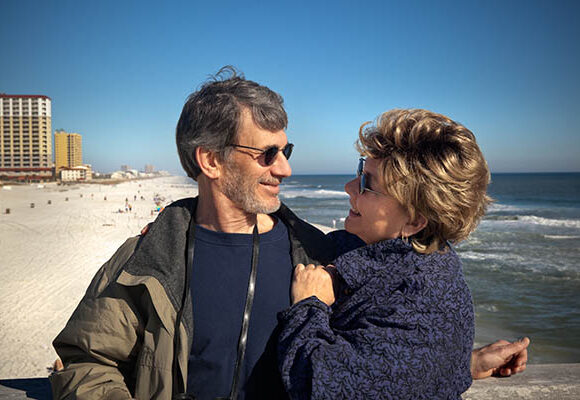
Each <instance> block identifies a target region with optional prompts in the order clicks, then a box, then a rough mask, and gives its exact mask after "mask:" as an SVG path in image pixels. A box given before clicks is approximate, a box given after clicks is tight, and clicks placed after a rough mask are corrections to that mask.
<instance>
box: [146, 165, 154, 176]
mask: <svg viewBox="0 0 580 400" xmlns="http://www.w3.org/2000/svg"><path fill="white" fill-rule="evenodd" d="M153 172H155V166H154V165H151V164H145V173H146V174H151V173H153Z"/></svg>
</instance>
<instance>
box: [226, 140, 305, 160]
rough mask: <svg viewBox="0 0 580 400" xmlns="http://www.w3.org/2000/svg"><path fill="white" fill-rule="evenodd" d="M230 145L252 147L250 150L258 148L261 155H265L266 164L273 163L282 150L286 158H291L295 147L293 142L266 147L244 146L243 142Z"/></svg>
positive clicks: (244, 147)
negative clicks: (280, 145)
mask: <svg viewBox="0 0 580 400" xmlns="http://www.w3.org/2000/svg"><path fill="white" fill-rule="evenodd" d="M230 146H232V147H240V148H242V149H250V150H256V151H259V152H260V153H261V154H260V156H262V155H263V156H264V163H265V164H266V165H272V163H273V162H274V160H275V159H276V156H277V155H278V152H280V151H281V152H282V154H284V157H286V160H289V159H290V156H291V155H292V149H294V145H293V144H292V143H288V144H287V145H286V146H284V147H282V148H279V147H276V146H270V147H268V148H266V149H259V148H257V147H250V146H242V145H241V144H231V145H230Z"/></svg>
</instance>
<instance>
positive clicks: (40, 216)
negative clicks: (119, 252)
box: [0, 177, 330, 379]
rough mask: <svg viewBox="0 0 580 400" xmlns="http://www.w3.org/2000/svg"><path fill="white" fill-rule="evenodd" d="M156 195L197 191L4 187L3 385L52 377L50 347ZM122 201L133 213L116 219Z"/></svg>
mask: <svg viewBox="0 0 580 400" xmlns="http://www.w3.org/2000/svg"><path fill="white" fill-rule="evenodd" d="M156 194H158V195H161V196H163V197H164V198H165V199H164V201H163V202H162V203H163V205H167V204H169V203H170V202H172V201H175V200H177V199H180V198H184V197H191V196H195V195H196V194H197V188H195V187H192V186H191V185H186V184H184V183H183V178H180V177H161V178H155V179H148V180H135V181H126V182H123V183H120V184H116V185H102V184H81V185H70V186H58V185H56V184H55V183H48V184H43V185H28V186H11V187H6V186H4V187H3V188H0V310H2V311H1V312H0V360H2V362H1V363H0V379H6V378H24V377H33V376H46V375H47V368H48V367H50V366H51V365H52V363H53V361H54V360H55V358H56V357H57V355H56V353H55V351H54V349H53V348H52V345H51V343H52V340H53V339H54V337H55V336H56V335H57V334H58V333H59V332H60V330H61V329H62V328H63V327H64V325H65V323H66V321H67V320H68V318H69V317H70V315H71V314H72V312H73V310H74V309H75V307H76V306H77V304H78V302H79V301H80V299H81V298H82V296H83V294H84V292H85V290H86V288H87V286H88V285H89V283H90V281H91V279H92V277H93V275H94V274H95V272H96V271H97V270H98V269H99V268H100V267H101V265H102V264H103V263H104V262H105V261H107V260H108V259H109V258H110V257H111V255H112V254H113V253H114V252H115V250H116V249H117V248H118V247H119V246H120V245H121V244H122V243H123V242H124V241H125V239H127V238H128V237H130V236H135V235H137V234H139V232H140V231H141V229H142V228H143V227H144V226H145V225H146V224H147V223H149V222H150V221H152V220H154V219H155V217H156V216H157V213H154V214H153V215H152V210H154V208H155V207H156V205H155V202H154V201H153V198H154V197H155V195H156ZM134 196H136V197H137V200H134ZM141 196H143V198H144V199H143V200H141ZM105 197H106V200H105ZM125 199H128V200H129V203H130V204H131V207H132V211H131V212H127V213H126V212H122V213H119V210H122V211H124V210H125ZM49 201H50V202H51V204H48V202H49ZM31 203H34V208H31ZM7 208H9V209H10V213H9V214H6V209H7ZM320 228H322V229H323V230H325V231H329V230H330V228H327V227H320Z"/></svg>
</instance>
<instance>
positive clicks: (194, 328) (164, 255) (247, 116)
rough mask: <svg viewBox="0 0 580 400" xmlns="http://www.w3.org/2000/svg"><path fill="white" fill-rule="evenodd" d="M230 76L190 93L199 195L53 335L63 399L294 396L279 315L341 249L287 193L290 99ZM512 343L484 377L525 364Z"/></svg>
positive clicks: (190, 143)
mask: <svg viewBox="0 0 580 400" xmlns="http://www.w3.org/2000/svg"><path fill="white" fill-rule="evenodd" d="M228 72H231V76H230V77H228V78H226V79H215V80H212V81H210V82H207V83H206V84H204V85H203V86H202V87H201V89H200V90H198V91H197V92H195V93H193V94H192V95H191V96H190V97H189V98H188V100H187V101H186V104H185V106H184V108H183V111H182V114H181V117H180V119H179V122H178V125H177V130H176V140H177V148H178V152H179V157H180V160H181V164H182V166H183V168H184V169H185V171H186V172H187V174H188V176H190V177H191V178H193V179H194V180H196V181H197V183H198V189H199V196H198V197H197V198H195V199H184V200H180V201H177V202H175V203H173V204H171V205H170V206H168V207H166V208H165V210H164V211H163V212H162V213H161V214H160V215H159V217H158V218H157V219H156V221H155V222H154V223H153V224H152V225H151V226H150V229H149V230H148V232H147V234H146V235H142V236H140V237H136V238H130V239H128V240H127V242H126V243H125V244H123V245H122V246H121V248H120V249H119V250H118V251H117V252H116V253H115V254H114V255H113V257H112V258H111V259H110V260H109V261H108V262H107V263H106V264H105V265H104V266H103V267H102V268H101V269H100V270H99V271H98V273H97V275H96V276H95V278H94V279H93V281H92V282H91V285H90V286H89V288H88V290H87V293H86V294H85V296H84V297H83V299H82V300H81V302H80V304H79V306H78V307H77V309H76V310H75V312H74V313H73V315H72V317H71V319H70V320H69V321H68V323H67V325H66V327H65V328H64V330H63V331H62V332H61V333H60V334H59V335H58V336H57V338H56V339H55V341H54V346H55V348H56V350H57V353H58V354H59V356H60V357H61V358H62V360H63V361H64V369H62V370H61V371H58V372H56V373H55V374H53V375H52V376H51V383H52V387H53V394H54V398H55V399H60V398H82V399H130V398H132V397H134V398H140V399H147V398H155V399H170V398H187V397H185V395H184V394H185V393H189V394H190V395H194V396H195V397H196V398H202V399H203V398H218V397H222V398H223V397H229V398H281V397H284V390H283V387H282V385H281V381H280V377H279V374H278V372H277V363H276V355H275V346H276V313H277V312H278V311H280V310H282V309H284V308H286V307H288V306H289V305H290V292H289V290H290V283H291V276H292V268H293V266H294V265H296V264H299V263H301V264H305V265H307V264H315V265H318V264H323V265H325V264H328V263H330V262H331V261H332V260H333V258H334V257H335V255H336V254H335V250H334V246H333V244H332V243H329V241H328V240H327V239H326V238H325V236H324V235H323V234H322V232H320V231H318V230H317V229H316V228H314V227H312V226H311V225H309V224H307V223H305V222H304V221H302V220H300V219H299V218H297V217H296V216H295V215H294V214H293V213H292V212H291V211H290V210H289V209H288V208H286V207H285V206H284V205H283V204H281V203H280V200H279V199H278V193H279V185H280V183H281V182H282V180H283V179H284V178H286V177H288V176H290V174H291V168H290V165H289V164H288V158H289V157H290V155H291V153H292V145H291V144H289V143H288V140H287V137H286V134H285V132H284V129H285V128H286V125H287V116H286V112H285V111H284V108H283V101H282V98H281V97H280V96H279V95H278V94H276V93H274V92H273V91H271V90H270V89H268V88H267V87H264V86H261V85H259V84H257V83H255V82H252V81H249V80H246V79H244V78H243V77H240V76H236V74H235V71H234V70H233V69H231V68H229V67H226V68H225V69H223V70H222V71H220V73H218V77H219V76H220V75H221V74H222V73H224V74H227V73H228ZM194 322H195V323H194ZM194 338H195V340H193V339H194ZM526 346H527V344H526ZM520 347H521V346H520ZM524 348H525V346H524ZM505 349H506V348H504V349H503V350H502V351H503V353H502V354H501V356H500V358H502V361H495V362H494V363H492V364H490V365H489V366H488V365H486V366H485V367H486V370H485V371H483V373H487V372H486V371H488V370H491V368H495V367H499V366H501V365H504V364H506V362H507V361H509V360H512V359H514V357H513V356H514V354H519V356H518V357H516V358H515V359H518V360H519V361H518V362H517V364H518V367H517V368H522V365H523V366H524V367H525V359H526V357H524V359H523V363H522V361H521V360H522V357H523V355H525V353H523V351H525V350H524V349H523V348H518V349H516V350H514V349H512V348H510V349H509V350H508V351H507V352H506V350H505ZM492 350H493V351H490V352H489V353H492V354H493V355H494V356H497V354H498V351H497V349H492ZM508 353H509V354H508ZM474 354H476V353H474ZM482 354H483V355H486V354H488V353H482ZM476 355H477V354H476ZM484 358H485V359H490V357H484ZM515 359H514V360H515ZM512 363H513V362H512ZM474 365H475V366H480V365H482V364H481V363H479V362H474ZM512 368H515V366H514V367H512ZM480 369H481V368H479V369H478V368H477V367H474V368H472V370H474V371H476V372H477V373H478V374H480V373H482V371H480ZM179 396H181V397H179Z"/></svg>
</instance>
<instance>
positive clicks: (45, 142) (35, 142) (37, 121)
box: [0, 93, 53, 181]
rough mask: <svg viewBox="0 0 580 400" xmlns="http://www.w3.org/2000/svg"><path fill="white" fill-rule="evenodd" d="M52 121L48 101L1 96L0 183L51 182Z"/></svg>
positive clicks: (48, 99)
mask: <svg viewBox="0 0 580 400" xmlns="http://www.w3.org/2000/svg"><path fill="white" fill-rule="evenodd" d="M51 119H52V112H51V100H50V97H48V96H43V95H10V94H4V93H0V179H2V180H22V181H24V180H29V181H30V180H34V181H41V180H49V179H51V178H52V176H53V170H52V140H51V132H52V122H51Z"/></svg>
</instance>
